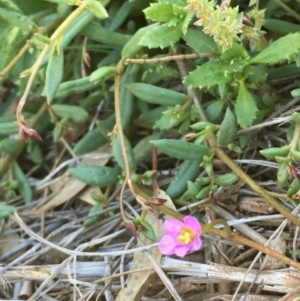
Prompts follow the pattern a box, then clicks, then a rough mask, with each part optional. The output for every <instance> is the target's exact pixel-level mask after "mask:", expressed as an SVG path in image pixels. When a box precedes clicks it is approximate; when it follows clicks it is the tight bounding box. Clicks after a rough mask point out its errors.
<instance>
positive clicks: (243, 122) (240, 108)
mask: <svg viewBox="0 0 300 301" xmlns="http://www.w3.org/2000/svg"><path fill="white" fill-rule="evenodd" d="M257 111H258V110H257V106H256V101H255V99H254V97H253V95H252V94H251V93H250V92H249V91H248V90H247V88H246V86H245V83H244V82H243V81H241V82H240V87H239V94H238V97H237V100H236V104H235V114H236V118H237V122H238V124H239V125H240V126H241V127H243V128H245V127H247V126H250V125H252V123H253V121H254V119H255V118H256V112H257Z"/></svg>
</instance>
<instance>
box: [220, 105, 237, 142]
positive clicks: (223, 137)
mask: <svg viewBox="0 0 300 301" xmlns="http://www.w3.org/2000/svg"><path fill="white" fill-rule="evenodd" d="M237 130H238V126H237V123H236V120H235V116H234V114H233V113H232V112H231V110H230V109H229V108H227V110H226V113H225V117H224V119H223V121H222V123H221V126H220V129H219V131H218V133H217V143H218V145H227V144H229V143H230V142H232V141H233V140H234V138H235V134H236V132H237Z"/></svg>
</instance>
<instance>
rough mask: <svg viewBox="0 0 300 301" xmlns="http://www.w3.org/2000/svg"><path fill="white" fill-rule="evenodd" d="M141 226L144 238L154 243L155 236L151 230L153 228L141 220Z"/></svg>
mask: <svg viewBox="0 0 300 301" xmlns="http://www.w3.org/2000/svg"><path fill="white" fill-rule="evenodd" d="M141 224H142V227H143V228H142V233H143V234H144V236H145V237H146V238H148V239H149V240H151V241H156V236H155V232H154V230H153V227H152V226H151V224H150V223H149V222H148V221H146V220H145V219H144V220H141Z"/></svg>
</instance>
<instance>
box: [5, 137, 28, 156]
mask: <svg viewBox="0 0 300 301" xmlns="http://www.w3.org/2000/svg"><path fill="white" fill-rule="evenodd" d="M23 146H24V141H23V140H20V139H13V138H5V139H3V140H1V141H0V151H1V152H4V153H5V154H7V155H13V154H17V153H18V152H20V151H21V149H22V148H23Z"/></svg>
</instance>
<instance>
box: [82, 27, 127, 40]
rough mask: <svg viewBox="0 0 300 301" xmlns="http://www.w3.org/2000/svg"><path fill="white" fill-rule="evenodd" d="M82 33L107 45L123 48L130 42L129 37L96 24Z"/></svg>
mask: <svg viewBox="0 0 300 301" xmlns="http://www.w3.org/2000/svg"><path fill="white" fill-rule="evenodd" d="M81 33H82V34H84V35H85V36H86V37H88V38H89V39H91V40H94V41H97V42H100V43H103V44H105V45H113V46H118V45H121V46H123V45H125V44H126V43H127V42H128V41H129V37H127V36H125V35H123V34H120V33H117V32H114V31H111V30H109V29H108V28H107V27H104V26H102V25H100V24H98V23H96V22H92V23H90V24H88V25H87V26H86V27H85V28H84V29H83V30H82V32H81Z"/></svg>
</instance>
